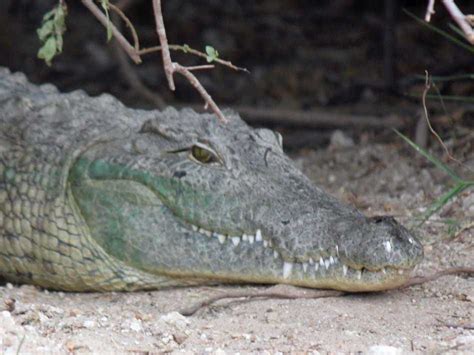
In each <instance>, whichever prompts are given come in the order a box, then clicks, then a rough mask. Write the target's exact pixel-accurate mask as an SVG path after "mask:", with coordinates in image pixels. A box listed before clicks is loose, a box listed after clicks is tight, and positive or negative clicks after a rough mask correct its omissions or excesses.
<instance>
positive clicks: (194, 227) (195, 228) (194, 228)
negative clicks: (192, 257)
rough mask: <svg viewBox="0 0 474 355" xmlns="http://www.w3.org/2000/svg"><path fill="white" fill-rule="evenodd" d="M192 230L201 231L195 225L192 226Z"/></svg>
mask: <svg viewBox="0 0 474 355" xmlns="http://www.w3.org/2000/svg"><path fill="white" fill-rule="evenodd" d="M191 228H192V230H193V231H195V232H197V231H198V230H199V228H198V227H196V226H195V225H194V224H191Z"/></svg>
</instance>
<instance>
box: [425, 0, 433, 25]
mask: <svg viewBox="0 0 474 355" xmlns="http://www.w3.org/2000/svg"><path fill="white" fill-rule="evenodd" d="M434 4H435V0H429V2H428V8H427V9H426V15H425V21H426V22H430V21H431V15H434V14H435V10H434Z"/></svg>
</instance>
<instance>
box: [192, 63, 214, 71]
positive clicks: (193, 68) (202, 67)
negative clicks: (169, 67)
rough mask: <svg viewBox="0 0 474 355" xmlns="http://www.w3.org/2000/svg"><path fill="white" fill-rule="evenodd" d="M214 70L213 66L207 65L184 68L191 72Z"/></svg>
mask: <svg viewBox="0 0 474 355" xmlns="http://www.w3.org/2000/svg"><path fill="white" fill-rule="evenodd" d="M214 68H215V65H213V64H209V65H195V66H191V67H186V69H188V70H189V71H193V70H207V69H214Z"/></svg>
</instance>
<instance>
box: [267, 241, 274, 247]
mask: <svg viewBox="0 0 474 355" xmlns="http://www.w3.org/2000/svg"><path fill="white" fill-rule="evenodd" d="M268 246H269V247H270V248H271V247H272V246H273V243H272V241H271V240H269V241H268Z"/></svg>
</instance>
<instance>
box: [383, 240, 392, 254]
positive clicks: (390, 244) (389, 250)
mask: <svg viewBox="0 0 474 355" xmlns="http://www.w3.org/2000/svg"><path fill="white" fill-rule="evenodd" d="M384 245H385V250H386V251H387V253H390V252H391V251H392V243H390V241H386V242H385V243H384Z"/></svg>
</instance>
